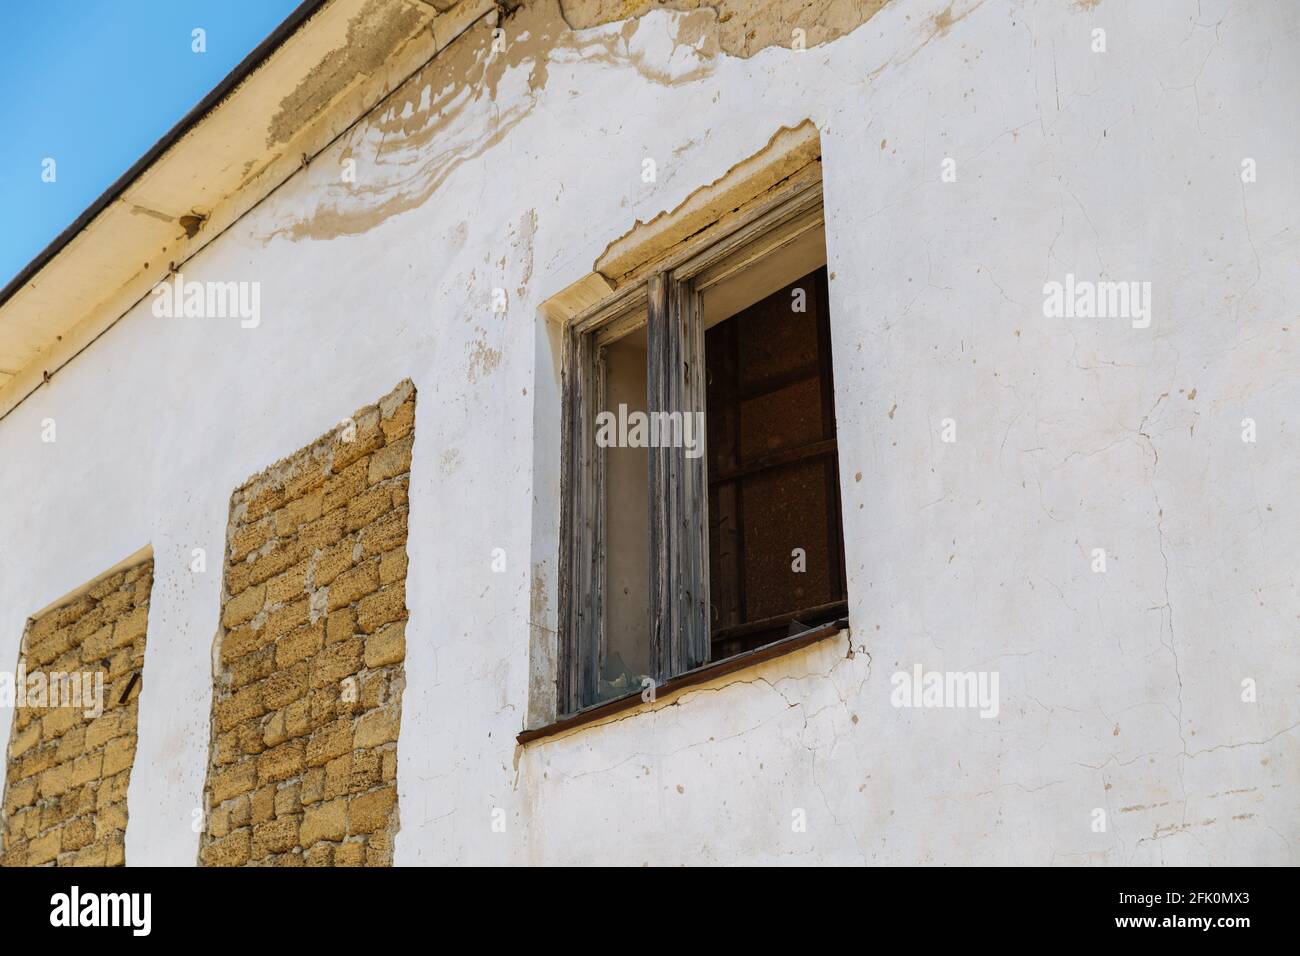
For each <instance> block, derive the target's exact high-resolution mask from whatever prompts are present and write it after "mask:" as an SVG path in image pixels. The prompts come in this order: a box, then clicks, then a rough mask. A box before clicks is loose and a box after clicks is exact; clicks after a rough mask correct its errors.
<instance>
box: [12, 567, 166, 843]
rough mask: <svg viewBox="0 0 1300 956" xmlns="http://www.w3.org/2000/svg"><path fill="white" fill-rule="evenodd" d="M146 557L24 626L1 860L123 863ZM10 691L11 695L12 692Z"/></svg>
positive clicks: (145, 607)
mask: <svg viewBox="0 0 1300 956" xmlns="http://www.w3.org/2000/svg"><path fill="white" fill-rule="evenodd" d="M152 588H153V559H152V558H149V559H146V560H144V561H142V562H139V563H136V564H134V565H132V566H129V567H125V568H123V569H120V570H117V571H114V572H111V573H109V574H108V575H107V576H105V577H104V578H102V579H100V580H98V581H96V582H95V583H93V584H91V585H90V586H88V587H87V588H85V589H84V590H83V592H82V593H81V594H79V595H78V596H77V597H75V598H73V599H72V600H70V601H67V602H65V603H63V604H61V605H60V606H59V607H56V608H54V609H52V610H50V611H46V612H45V613H44V614H41V615H40V616H39V617H37V618H34V619H33V620H31V621H29V622H28V625H27V629H26V631H25V633H24V634H23V641H22V652H21V656H20V658H19V662H18V670H17V676H20V677H21V678H22V686H21V687H19V686H17V682H15V684H14V685H13V686H12V687H6V688H5V689H4V690H3V691H0V706H13V707H14V708H15V710H14V720H13V731H12V734H11V736H10V738H9V753H8V765H7V768H6V772H5V795H4V837H3V853H0V866H42V865H54V866H121V865H123V864H124V863H125V862H126V844H125V839H126V821H127V804H126V796H127V789H128V785H129V784H130V780H131V767H132V765H133V764H134V762H135V750H136V731H137V727H138V707H139V699H140V690H141V687H142V682H141V679H140V675H141V672H142V669H143V667H144V651H145V635H146V631H147V630H148V625H149V597H150V594H151V592H152ZM10 690H12V691H13V692H14V694H15V697H14V699H13V700H10V699H9V692H10Z"/></svg>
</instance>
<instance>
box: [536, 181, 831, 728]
mask: <svg viewBox="0 0 1300 956" xmlns="http://www.w3.org/2000/svg"><path fill="white" fill-rule="evenodd" d="M818 172H819V170H818ZM824 226H825V215H824V210H823V205H822V189H821V177H820V175H817V176H815V177H792V180H791V181H790V182H788V183H787V184H784V185H783V186H781V187H778V188H776V189H773V190H772V191H771V192H769V193H768V194H767V195H766V196H765V197H763V198H762V199H761V200H759V201H756V202H754V203H752V204H751V205H750V206H749V208H742V209H741V210H737V211H735V212H734V213H733V214H732V215H731V216H730V217H726V218H724V219H722V220H720V221H718V222H716V223H714V224H713V225H712V226H710V227H709V228H706V229H704V230H703V231H702V232H700V233H698V234H697V236H695V237H692V239H691V240H688V241H686V242H684V243H681V244H680V245H679V246H678V247H677V248H676V249H674V250H672V251H671V252H670V253H669V254H668V255H666V256H663V257H660V258H659V259H658V260H657V261H655V262H653V263H651V264H650V265H648V266H645V267H644V268H642V269H640V270H639V271H638V273H637V274H635V275H633V276H631V277H629V278H628V279H627V280H626V281H625V282H624V283H623V284H622V285H621V286H620V287H619V288H618V289H617V290H616V291H615V292H614V293H613V294H612V295H610V296H608V297H607V298H606V299H604V300H603V301H601V302H599V303H597V304H595V305H594V306H591V307H590V308H588V309H586V310H584V311H582V312H580V313H579V314H577V315H576V316H574V317H573V319H572V320H571V321H570V322H569V323H568V325H567V326H566V328H565V329H564V332H563V335H564V341H563V359H562V386H561V401H562V409H563V424H562V451H561V514H560V580H559V590H560V594H559V629H560V633H559V646H558V650H559V659H558V662H557V663H558V673H557V685H558V700H557V712H558V714H560V715H572V714H575V713H577V712H578V711H579V710H582V709H583V707H584V706H587V705H590V704H591V703H592V701H593V700H594V698H595V691H596V688H597V682H598V679H599V668H600V662H601V653H602V647H603V627H604V619H605V605H604V595H605V582H604V569H605V564H606V562H605V536H606V525H605V513H604V507H605V500H606V496H605V485H604V465H603V455H601V454H600V449H598V448H597V446H596V441H595V415H596V410H597V409H599V408H601V407H602V404H603V390H604V384H605V383H604V375H603V363H602V360H601V359H602V354H601V353H602V349H603V348H604V347H606V346H607V345H609V344H611V343H612V342H613V341H615V340H617V339H618V338H620V337H621V336H623V335H625V334H627V333H629V332H631V331H635V330H636V329H638V328H640V326H641V324H642V323H643V322H644V324H645V326H646V332H647V362H648V369H647V406H646V410H647V412H649V413H651V414H653V413H655V412H661V411H662V412H681V413H683V414H689V413H694V412H696V411H699V412H703V411H704V410H705V408H704V405H705V375H704V368H705V365H704V317H703V307H702V296H703V294H704V293H705V292H706V291H707V290H708V289H709V288H711V287H713V286H715V285H717V284H718V283H720V282H723V281H724V280H726V279H729V278H731V277H733V276H735V275H737V274H738V273H740V272H742V271H744V270H746V269H749V268H753V267H755V266H756V265H759V264H760V263H761V261H762V260H763V259H764V258H765V257H767V256H769V255H771V254H773V253H775V252H778V251H779V250H781V249H782V248H784V247H785V246H787V245H789V244H790V243H793V242H795V241H796V240H798V239H800V238H801V237H803V236H804V235H805V234H807V233H808V232H810V231H812V230H821V229H824ZM703 440H704V438H703V436H701V441H703ZM648 451H649V457H650V474H649V488H650V494H649V499H650V500H649V502H648V507H649V519H650V556H651V557H650V569H651V570H650V582H649V585H650V587H649V605H650V620H649V626H650V630H649V643H650V648H649V651H650V658H649V659H650V668H651V671H652V674H651V676H652V678H653V679H654V681H655V683H656V685H663V684H665V683H667V682H668V681H670V680H672V679H673V678H676V677H678V676H680V675H683V674H685V673H687V672H690V671H693V670H695V669H698V668H700V667H702V666H704V665H706V664H708V663H709V652H710V640H709V570H708V569H709V555H708V547H709V541H708V527H709V525H708V486H707V476H706V473H705V469H706V461H707V457H708V456H707V453H705V454H701V455H700V456H699V457H697V458H688V457H687V456H686V455H685V454H684V451H683V449H681V448H650V449H648Z"/></svg>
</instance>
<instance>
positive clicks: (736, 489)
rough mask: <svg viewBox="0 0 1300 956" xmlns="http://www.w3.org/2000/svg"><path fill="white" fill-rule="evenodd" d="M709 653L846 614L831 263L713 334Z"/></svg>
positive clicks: (709, 349) (708, 340) (708, 347)
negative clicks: (829, 279)
mask: <svg viewBox="0 0 1300 956" xmlns="http://www.w3.org/2000/svg"><path fill="white" fill-rule="evenodd" d="M704 342H705V344H704V348H705V355H706V363H707V369H708V383H707V388H706V396H707V415H708V436H709V437H708V448H709V479H708V480H709V595H710V604H711V609H710V618H711V619H710V641H711V644H712V647H711V659H713V660H721V659H723V658H726V657H731V656H732V655H733V654H738V653H741V652H743V651H747V650H750V649H752V648H755V647H761V646H762V645H764V644H768V643H770V642H772V641H774V640H777V639H778V638H781V637H784V636H786V635H787V634H793V633H798V632H799V631H801V630H805V629H807V628H808V627H811V626H814V625H817V624H824V623H826V622H828V621H833V620H835V619H837V618H839V617H842V616H843V615H844V613H845V612H846V611H847V610H848V605H847V603H846V600H845V597H846V594H845V587H844V579H845V575H844V542H843V532H842V531H841V527H842V525H841V520H840V488H839V464H838V458H837V446H836V436H835V402H834V392H833V387H832V380H831V348H830V315H829V310H828V308H827V287H826V269H825V268H824V267H823V268H821V269H818V270H816V271H815V272H812V273H810V274H808V275H806V276H803V277H802V278H801V279H798V280H796V281H795V282H793V283H791V284H790V285H789V286H787V287H786V288H784V289H781V290H780V291H779V292H775V293H773V294H772V295H770V296H768V297H767V298H766V299H763V300H762V301H761V302H758V303H756V304H754V305H752V306H750V307H749V308H747V309H745V310H743V311H742V312H740V313H739V314H737V315H735V316H732V317H731V318H729V319H726V320H725V321H723V322H720V323H719V324H717V325H715V326H713V327H712V328H710V329H709V330H708V331H707V332H706V333H705V340H704Z"/></svg>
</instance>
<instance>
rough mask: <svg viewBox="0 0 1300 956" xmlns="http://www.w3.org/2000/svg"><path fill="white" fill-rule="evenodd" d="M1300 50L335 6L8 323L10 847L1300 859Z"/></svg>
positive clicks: (1145, 11)
mask: <svg viewBox="0 0 1300 956" xmlns="http://www.w3.org/2000/svg"><path fill="white" fill-rule="evenodd" d="M1298 18H1300V12H1297V10H1295V9H1294V8H1292V7H1291V6H1290V5H1287V4H1273V3H1267V2H1263V0H1261V2H1257V3H1248V4H1236V5H1234V4H1228V3H1218V2H1211V0H1200V2H1193V0H1186V2H1181V0H1179V2H1173V3H1170V4H1165V5H1162V6H1160V8H1159V9H1158V10H1157V9H1155V8H1154V7H1149V6H1148V5H1146V4H1140V5H1137V4H1122V3H1118V2H1113V0H1092V2H1076V3H1072V2H1068V0H1024V2H1010V0H970V2H961V0H956V2H947V0H941V2H931V0H892V2H884V0H861V2H854V0H836V2H832V3H829V4H807V3H804V2H801V0H788V2H786V0H777V2H772V3H763V4H759V3H741V2H732V0H720V2H716V3H695V2H681V3H672V4H659V3H650V2H629V3H614V2H604V0H538V2H526V3H523V4H514V3H510V4H500V3H490V2H474V0H460V2H454V0H446V2H443V0H431V2H425V0H324V2H322V3H321V4H319V5H318V7H317V8H316V9H315V10H314V12H313V13H312V15H311V16H309V17H307V18H305V19H304V21H303V22H302V23H299V24H295V25H294V28H293V29H292V30H290V31H287V32H286V34H285V35H284V36H283V37H280V38H279V40H278V44H279V45H278V46H277V47H276V49H275V50H274V52H271V53H269V55H268V56H267V58H266V59H265V60H264V62H262V63H261V64H260V65H258V67H257V68H256V69H255V70H251V71H250V72H248V73H247V75H245V76H242V77H240V78H238V82H235V83H233V84H232V85H231V87H230V88H229V89H228V90H223V91H222V95H221V96H220V97H219V98H218V99H217V100H216V101H214V102H213V103H211V104H209V105H208V106H207V107H205V109H204V110H203V111H202V113H201V115H197V116H195V117H194V118H193V120H192V121H191V122H189V123H188V124H187V125H186V126H185V127H184V129H183V130H181V131H179V132H178V135H177V136H176V137H174V138H172V139H171V140H169V141H168V142H167V143H165V144H163V147H162V148H160V150H159V152H158V154H157V155H156V156H153V157H152V158H151V159H150V162H149V164H148V165H147V166H146V167H145V168H143V169H141V170H140V171H138V173H137V174H135V175H134V176H133V177H132V178H131V179H130V181H128V182H125V183H124V184H122V186H121V188H119V189H118V190H116V191H115V192H114V194H112V195H111V196H109V197H107V198H106V200H105V202H104V203H103V204H102V208H98V209H97V210H95V211H94V214H93V215H91V216H89V217H88V218H87V219H86V221H84V222H82V223H80V224H79V225H78V227H77V230H76V233H75V238H72V239H71V240H70V241H68V242H66V243H63V244H61V245H60V246H59V247H58V248H57V249H56V250H52V252H51V255H50V256H49V257H46V258H45V259H43V260H40V261H38V262H37V263H36V264H34V266H33V268H32V269H31V270H29V273H28V274H26V275H24V276H23V277H21V281H19V282H17V283H15V284H14V285H13V286H11V287H10V288H8V289H6V290H5V292H4V294H3V301H0V462H3V467H0V535H2V540H3V548H2V549H0V667H14V668H15V669H18V668H21V669H22V670H24V671H30V670H32V669H33V667H34V666H35V668H36V669H40V668H44V669H46V670H52V669H55V667H56V665H57V666H58V668H59V669H61V670H64V671H69V670H77V669H83V670H85V671H87V672H92V673H98V674H101V675H102V686H103V699H104V701H105V706H104V710H103V712H102V714H100V715H98V716H94V717H88V716H86V715H85V714H83V713H82V711H80V710H73V709H70V708H58V707H50V706H48V704H49V701H46V704H45V705H43V706H41V707H35V708H34V707H31V706H9V707H2V708H0V739H3V740H6V741H8V751H7V760H6V761H5V763H4V804H3V812H4V847H3V857H2V858H0V862H3V863H6V864H16V865H24V864H45V863H56V864H59V865H76V864H80V863H87V862H91V863H96V862H97V863H121V862H125V863H127V864H132V863H140V864H172V865H187V866H188V865H196V864H198V865H243V864H277V865H301V864H307V865H350V864H370V865H387V864H390V863H392V864H398V865H403V864H412V865H413V864H435V863H458V862H461V863H469V862H473V863H502V864H507V863H509V864H564V863H582V862H609V863H620V864H642V863H652V864H677V863H767V862H795V863H821V862H826V863H946V864H962V863H976V862H987V863H1061V864H1089V863H1091V864H1133V863H1138V864H1161V863H1164V864H1175V863H1216V864H1217V863H1249V864H1258V863H1294V862H1296V853H1297V846H1296V843H1297V838H1300V802H1297V800H1296V799H1295V793H1296V786H1297V780H1298V776H1300V747H1298V746H1297V739H1298V738H1297V727H1298V726H1300V716H1298V715H1297V706H1298V704H1297V697H1296V694H1295V687H1296V684H1297V680H1300V657H1297V655H1296V654H1295V646H1296V644H1295V636H1294V631H1295V624H1296V621H1297V620H1298V619H1300V594H1298V593H1297V585H1296V581H1295V576H1294V574H1292V573H1290V572H1289V570H1288V569H1289V568H1290V567H1291V566H1292V565H1293V564H1294V559H1293V556H1292V555H1293V552H1294V550H1295V547H1294V546H1295V544H1296V542H1297V541H1300V511H1297V510H1296V508H1295V506H1294V505H1293V504H1292V498H1293V497H1294V496H1293V494H1292V493H1291V489H1292V488H1293V487H1294V486H1295V484H1296V480H1297V478H1300V474H1298V473H1297V472H1298V466H1297V462H1300V437H1298V436H1297V434H1296V429H1295V424H1294V421H1293V420H1292V419H1293V416H1292V415H1291V414H1290V409H1291V408H1292V407H1293V406H1294V405H1295V404H1296V402H1297V401H1300V384H1298V383H1300V377H1297V375H1296V374H1295V372H1296V369H1297V346H1296V344H1295V337H1296V335H1297V332H1296V322H1297V317H1296V310H1297V302H1300V275H1298V274H1297V269H1296V265H1297V262H1298V261H1300V259H1298V256H1300V238H1298V237H1297V235H1296V227H1295V222H1294V218H1295V216H1294V211H1295V210H1296V209H1297V208H1300V180H1297V178H1296V177H1295V176H1294V174H1293V171H1294V169H1295V167H1296V161H1297V160H1298V159H1300V132H1298V131H1297V126H1296V124H1294V123H1291V122H1286V121H1285V120H1284V118H1285V117H1288V116H1290V115H1291V114H1292V113H1293V112H1294V104H1293V99H1294V91H1295V90H1296V89H1297V88H1300V75H1297V74H1298V73H1300V56H1297V53H1300V50H1297V44H1300V40H1298V39H1297V37H1300V19H1298ZM182 218H184V219H185V222H184V223H182V221H181V220H182ZM1052 290H1055V292H1054V293H1053V291H1052ZM1067 290H1068V291H1067ZM1053 294H1056V295H1057V296H1058V297H1060V298H1061V302H1062V304H1061V307H1060V308H1059V309H1057V308H1055V307H1053V306H1052V304H1051V301H1050V300H1051V296H1052V295H1053ZM1067 299H1068V305H1069V307H1067V306H1066V304H1065V300H1067ZM620 406H623V407H622V410H621V411H620ZM656 409H659V410H664V409H669V410H672V411H675V412H679V413H680V414H681V417H680V418H679V419H678V422H677V424H676V425H674V426H673V427H678V428H681V429H683V430H684V429H685V428H687V427H688V425H689V423H690V422H693V421H695V420H696V419H694V418H693V417H692V416H694V415H696V414H697V413H698V414H700V415H701V416H705V417H706V418H707V422H706V424H704V425H702V426H700V428H701V429H702V431H703V432H704V433H707V442H705V443H704V444H702V445H699V446H695V447H698V448H699V450H700V454H699V455H698V456H694V455H688V454H686V453H685V452H686V451H687V450H688V449H687V448H683V447H681V445H682V443H681V442H679V443H678V444H677V445H673V446H671V447H659V446H656V445H655V444H653V443H650V442H646V443H645V444H643V445H640V446H637V445H636V444H635V442H634V441H632V440H630V439H629V438H628V434H629V429H630V428H631V427H633V426H630V425H629V417H628V416H629V414H631V413H634V412H641V413H650V412H654V411H656ZM602 412H606V413H609V414H610V415H611V416H613V417H612V418H609V419H601V420H600V421H605V422H607V423H612V425H611V426H610V427H611V428H613V431H612V432H606V433H605V434H606V436H607V437H608V435H610V434H618V435H621V436H622V438H621V440H620V441H619V442H617V443H616V445H617V446H618V447H617V452H618V453H619V454H615V453H614V451H611V450H610V449H609V447H608V446H607V444H606V443H605V439H602V438H600V437H599V435H598V414H599V413H602ZM620 416H621V417H620ZM703 420H704V419H701V421H703ZM700 433H701V432H700V431H699V430H697V432H696V433H695V435H696V438H698V437H699V435H700ZM682 437H683V440H684V441H685V443H686V445H687V446H688V447H691V446H690V445H689V441H688V440H687V436H685V433H684V432H683V435H682ZM623 453H626V454H623ZM647 609H648V611H647ZM64 665H66V666H64ZM931 676H933V677H934V679H933V680H931ZM647 678H648V679H647ZM65 711H66V713H65Z"/></svg>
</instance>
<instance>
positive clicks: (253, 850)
mask: <svg viewBox="0 0 1300 956" xmlns="http://www.w3.org/2000/svg"><path fill="white" fill-rule="evenodd" d="M415 404H416V394H415V388H414V386H413V385H412V384H411V383H410V382H409V381H407V382H403V383H402V384H400V385H399V386H398V387H397V388H396V389H394V390H393V391H392V392H390V393H389V394H388V395H386V396H384V397H383V398H381V399H380V400H379V402H378V403H377V404H375V405H370V406H367V407H366V408H362V409H360V410H358V411H356V412H354V413H353V414H352V416H351V417H350V418H347V419H345V420H344V421H343V422H342V423H341V424H340V425H339V426H338V427H337V428H336V429H335V430H334V431H332V432H330V433H329V434H327V435H325V436H323V437H322V438H320V439H318V440H317V441H316V442H314V443H313V444H311V445H309V446H307V447H306V448H303V449H300V450H299V451H297V452H295V453H294V454H292V455H290V456H289V457H288V458H286V459H284V460H282V461H280V462H279V463H277V464H275V465H273V466H271V467H270V468H268V469H267V470H266V471H264V472H262V473H260V474H258V475H256V476H254V477H253V478H251V479H250V480H249V481H247V482H246V483H245V484H244V485H242V486H241V487H240V488H238V489H236V490H235V492H234V494H233V495H232V498H231V509H230V527H229V529H228V533H227V552H226V562H225V576H224V584H223V588H224V593H223V595H222V610H221V626H222V630H221V633H220V637H219V642H218V647H217V660H216V661H215V665H216V669H215V673H214V675H213V695H212V737H211V744H210V749H209V756H208V775H207V786H206V788H205V794H204V796H205V800H204V829H203V833H202V836H201V839H200V850H199V862H200V863H202V864H203V865H205V866H245V865H273V866H298V865H304V864H305V865H307V866H359V865H367V866H387V865H389V864H391V863H392V859H393V843H394V839H395V836H396V833H397V828H398V806H397V738H398V731H399V728H400V723H401V708H402V692H403V690H404V689H405V686H406V672H405V660H406V620H407V609H406V567H407V556H406V537H407V515H408V503H407V502H408V491H409V488H410V481H411V452H412V449H413V446H414V440H415Z"/></svg>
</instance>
